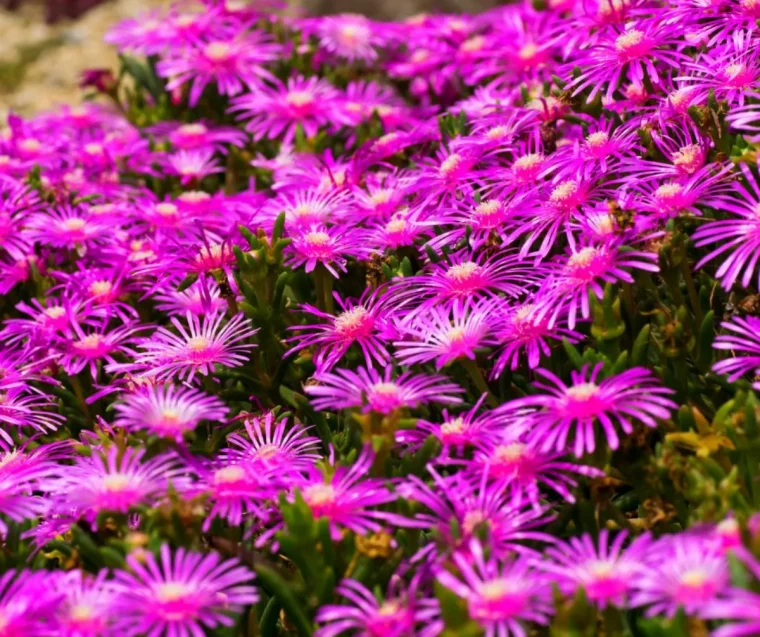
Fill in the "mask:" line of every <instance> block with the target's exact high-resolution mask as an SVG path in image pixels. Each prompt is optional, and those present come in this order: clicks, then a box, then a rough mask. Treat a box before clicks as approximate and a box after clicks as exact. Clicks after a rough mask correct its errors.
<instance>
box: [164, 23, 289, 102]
mask: <svg viewBox="0 0 760 637" xmlns="http://www.w3.org/2000/svg"><path fill="white" fill-rule="evenodd" d="M281 50H282V47H281V46H280V45H279V44H277V43H275V42H273V41H272V40H271V37H270V36H269V35H268V34H267V33H265V32H264V31H261V30H247V31H246V32H245V36H244V37H240V38H237V39H220V40H209V41H207V42H199V43H197V44H195V45H194V46H189V47H172V48H170V49H169V55H168V56H166V57H165V58H164V59H163V60H161V61H160V62H159V63H158V67H157V69H158V73H159V74H160V75H161V76H162V77H166V78H170V80H169V83H168V84H167V85H166V89H167V90H168V91H173V90H175V89H177V88H180V87H181V86H182V85H184V84H185V83H186V82H192V84H191V86H190V92H189V95H188V105H189V106H191V107H192V106H195V105H196V104H197V103H198V101H199V100H200V98H201V95H202V94H203V91H204V90H205V88H206V87H207V86H208V85H209V84H210V83H212V82H213V85H214V87H215V88H216V90H217V91H218V92H219V93H220V94H221V95H228V96H233V95H238V94H239V93H241V92H242V91H243V86H244V82H251V81H254V80H255V79H257V77H259V76H262V75H268V74H267V73H266V71H265V69H264V65H265V64H266V63H267V62H270V61H272V60H274V59H276V57H277V55H278V54H279V53H280V51H281Z"/></svg>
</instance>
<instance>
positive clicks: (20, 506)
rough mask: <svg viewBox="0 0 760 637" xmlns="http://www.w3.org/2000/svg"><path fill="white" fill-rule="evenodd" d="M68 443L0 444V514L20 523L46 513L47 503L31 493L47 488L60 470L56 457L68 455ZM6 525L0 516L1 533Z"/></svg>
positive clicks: (4, 530)
mask: <svg viewBox="0 0 760 637" xmlns="http://www.w3.org/2000/svg"><path fill="white" fill-rule="evenodd" d="M68 448H69V446H68V444H67V443H52V444H48V445H42V446H40V447H37V448H36V449H33V450H31V451H28V450H27V449H25V448H23V447H22V448H13V447H5V446H4V445H3V446H0V515H2V516H3V517H5V518H8V519H10V520H13V521H14V522H17V523H18V522H23V521H24V520H29V519H32V518H35V517H37V516H40V515H42V514H43V513H45V512H46V511H47V510H48V508H49V504H48V502H47V501H46V500H45V499H44V498H42V497H40V496H38V495H34V493H35V492H37V491H42V490H43V488H45V489H46V488H47V486H48V484H49V482H50V481H51V480H54V479H55V478H56V477H57V476H59V475H60V473H61V472H62V471H63V467H62V465H59V464H58V463H57V462H56V460H61V459H63V458H66V457H67V455H68V454H67V451H68ZM7 532H8V527H7V525H6V524H5V522H4V521H3V519H2V518H0V536H2V537H5V535H6V533H7Z"/></svg>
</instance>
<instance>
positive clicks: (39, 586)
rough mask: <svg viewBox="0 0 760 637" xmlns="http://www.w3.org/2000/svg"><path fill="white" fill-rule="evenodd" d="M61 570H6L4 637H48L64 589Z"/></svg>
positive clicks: (1, 578)
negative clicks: (58, 583) (60, 578)
mask: <svg viewBox="0 0 760 637" xmlns="http://www.w3.org/2000/svg"><path fill="white" fill-rule="evenodd" d="M60 576H61V573H60V572H53V573H50V572H48V571H20V572H17V571H15V570H7V571H6V572H5V573H3V574H2V575H0V616H1V617H2V618H3V624H2V630H3V633H2V634H3V637H6V636H7V637H16V636H17V635H18V637H46V636H47V635H49V634H50V623H52V620H53V614H54V613H55V610H56V606H57V605H58V603H59V602H60V600H61V597H62V593H61V592H60V590H59V588H58V586H56V584H57V580H58V578H59V577H60Z"/></svg>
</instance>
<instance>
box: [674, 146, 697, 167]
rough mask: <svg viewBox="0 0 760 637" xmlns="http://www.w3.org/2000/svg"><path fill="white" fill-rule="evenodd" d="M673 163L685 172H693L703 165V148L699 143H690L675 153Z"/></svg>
mask: <svg viewBox="0 0 760 637" xmlns="http://www.w3.org/2000/svg"><path fill="white" fill-rule="evenodd" d="M673 163H674V164H675V165H676V166H677V167H678V168H680V169H681V170H682V171H683V172H686V173H688V174H691V173H693V172H694V171H695V170H697V169H698V168H699V167H700V166H701V165H702V149H701V148H700V146H699V144H688V145H687V146H684V147H683V148H681V149H680V150H678V151H677V152H675V153H673Z"/></svg>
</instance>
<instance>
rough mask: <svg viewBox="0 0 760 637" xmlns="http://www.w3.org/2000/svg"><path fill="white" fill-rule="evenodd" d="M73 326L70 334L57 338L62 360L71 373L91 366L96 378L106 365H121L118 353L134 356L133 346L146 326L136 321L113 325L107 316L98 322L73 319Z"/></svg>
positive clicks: (67, 370)
mask: <svg viewBox="0 0 760 637" xmlns="http://www.w3.org/2000/svg"><path fill="white" fill-rule="evenodd" d="M69 328H70V329H69V331H68V332H67V334H64V335H62V336H59V337H58V338H57V340H58V341H59V342H60V347H61V350H62V351H61V357H60V359H59V363H60V364H61V366H62V367H63V368H64V370H66V373H68V374H71V375H76V374H78V373H79V372H81V371H82V370H84V369H89V371H90V374H91V375H92V377H93V378H97V376H98V372H99V370H100V368H101V367H102V366H103V364H108V365H118V363H117V361H116V358H114V357H115V356H117V355H120V354H121V355H127V356H134V355H135V351H134V350H133V349H132V348H131V347H130V346H131V345H133V344H134V343H136V342H137V339H136V338H135V335H136V334H137V332H139V331H142V330H144V329H145V327H144V326H141V325H137V324H135V323H133V322H130V323H127V324H125V325H120V326H118V327H115V328H109V323H108V320H107V319H103V320H101V321H99V323H98V324H97V325H89V324H87V323H84V322H79V321H76V320H72V321H71V322H70V324H69Z"/></svg>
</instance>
